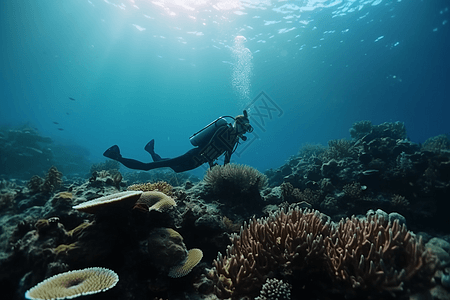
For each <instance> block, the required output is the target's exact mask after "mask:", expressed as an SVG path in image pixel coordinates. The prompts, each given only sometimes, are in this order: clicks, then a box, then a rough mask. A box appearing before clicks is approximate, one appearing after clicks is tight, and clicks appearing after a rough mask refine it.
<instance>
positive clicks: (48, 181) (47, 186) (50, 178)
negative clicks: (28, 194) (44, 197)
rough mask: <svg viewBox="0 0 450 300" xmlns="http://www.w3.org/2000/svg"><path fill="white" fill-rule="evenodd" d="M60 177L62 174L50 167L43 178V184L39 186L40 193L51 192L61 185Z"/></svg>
mask: <svg viewBox="0 0 450 300" xmlns="http://www.w3.org/2000/svg"><path fill="white" fill-rule="evenodd" d="M61 177H62V173H61V172H59V171H58V169H57V168H56V167H55V166H52V167H51V168H50V169H49V170H48V172H47V175H46V176H45V180H44V183H43V184H42V186H41V191H42V192H44V193H49V192H53V191H54V190H55V189H56V188H58V187H59V186H60V185H61V183H62V180H61Z"/></svg>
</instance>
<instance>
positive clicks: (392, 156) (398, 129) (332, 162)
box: [266, 121, 450, 232]
mask: <svg viewBox="0 0 450 300" xmlns="http://www.w3.org/2000/svg"><path fill="white" fill-rule="evenodd" d="M350 134H351V137H352V138H353V139H352V140H351V141H346V140H334V141H330V143H329V145H328V147H327V148H325V149H324V150H323V151H322V149H320V147H312V149H310V148H311V147H309V148H308V147H306V150H301V151H300V152H299V154H298V155H297V156H294V157H291V158H290V159H289V161H288V163H286V164H285V165H283V166H281V167H280V168H278V169H277V170H269V171H267V172H266V175H267V176H268V178H269V183H270V186H271V187H277V186H281V187H282V189H283V192H284V193H285V196H286V199H285V200H286V201H289V202H292V201H295V200H294V199H295V198H296V196H297V199H298V200H297V201H304V199H302V198H299V197H298V196H299V195H300V194H299V192H304V191H305V190H306V189H310V190H311V191H314V192H315V193H317V194H320V195H321V196H320V197H319V198H318V201H319V203H316V204H314V205H313V207H314V208H320V209H321V210H322V211H323V212H324V213H327V214H330V216H331V218H332V219H333V220H336V221H338V220H339V219H340V218H341V217H342V216H350V215H358V214H364V213H365V212H366V211H367V210H369V209H378V208H380V209H383V210H386V211H392V210H396V211H397V212H399V213H401V214H402V215H404V216H405V217H406V218H407V219H408V220H410V226H412V227H411V229H413V230H416V229H419V228H421V229H425V228H427V229H432V230H437V231H442V230H444V231H445V230H446V231H447V232H448V230H447V229H446V228H448V227H446V226H445V219H446V213H447V208H448V204H447V203H448V202H447V201H446V200H445V199H447V198H448V194H449V192H450V183H449V182H450V151H449V150H447V141H448V137H447V136H446V135H441V136H438V137H435V138H430V139H429V140H428V141H427V142H426V143H424V145H422V146H420V145H418V144H415V143H413V142H411V141H408V140H407V139H406V128H405V126H404V124H403V123H401V122H395V123H383V124H380V125H373V124H372V123H371V122H369V121H362V122H358V123H355V124H353V127H352V128H351V129H350ZM308 149H309V150H308ZM286 184H291V185H292V188H291V189H287V188H286ZM295 189H298V190H295ZM293 192H294V194H292V193H293ZM399 195H401V197H403V198H401V197H400V196H399Z"/></svg>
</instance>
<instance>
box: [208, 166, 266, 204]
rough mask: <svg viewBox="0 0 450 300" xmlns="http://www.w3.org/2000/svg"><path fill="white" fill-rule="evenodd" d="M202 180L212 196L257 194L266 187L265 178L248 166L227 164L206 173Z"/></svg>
mask: <svg viewBox="0 0 450 300" xmlns="http://www.w3.org/2000/svg"><path fill="white" fill-rule="evenodd" d="M203 180H204V181H205V183H206V187H207V188H208V189H209V190H210V191H211V192H212V193H213V194H221V195H230V196H232V195H234V194H241V195H242V194H253V193H258V192H259V191H260V190H262V189H263V188H264V187H266V186H267V177H266V176H265V175H264V174H262V173H261V172H259V171H258V170H256V169H255V168H252V167H250V166H246V165H237V164H227V165H225V166H215V167H213V168H211V169H209V170H208V171H207V172H206V175H205V177H204V178H203Z"/></svg>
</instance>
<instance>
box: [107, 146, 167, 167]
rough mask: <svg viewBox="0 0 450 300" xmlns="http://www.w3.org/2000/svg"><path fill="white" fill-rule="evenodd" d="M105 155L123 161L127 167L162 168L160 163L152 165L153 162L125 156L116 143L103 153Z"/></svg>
mask: <svg viewBox="0 0 450 300" xmlns="http://www.w3.org/2000/svg"><path fill="white" fill-rule="evenodd" d="M103 156H106V157H108V158H111V159H113V160H116V161H118V162H120V163H122V164H123V165H124V166H125V167H127V168H130V169H134V170H144V171H148V170H151V169H155V168H160V166H158V165H151V164H152V163H143V162H140V161H138V160H135V159H130V158H123V157H122V155H121V154H120V149H119V146H117V145H114V146H112V147H110V148H108V150H106V151H105V152H104V153H103Z"/></svg>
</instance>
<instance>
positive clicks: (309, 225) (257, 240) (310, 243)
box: [210, 209, 330, 299]
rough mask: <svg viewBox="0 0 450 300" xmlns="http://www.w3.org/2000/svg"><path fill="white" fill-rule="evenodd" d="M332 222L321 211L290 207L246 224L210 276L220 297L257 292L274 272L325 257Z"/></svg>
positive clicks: (304, 266) (303, 265)
mask: <svg viewBox="0 0 450 300" xmlns="http://www.w3.org/2000/svg"><path fill="white" fill-rule="evenodd" d="M329 233H330V223H329V222H325V221H324V216H323V215H321V214H320V213H319V212H317V211H310V210H305V211H302V210H298V209H296V210H290V211H288V212H287V213H285V212H278V213H277V214H274V215H272V216H270V217H267V218H263V219H253V220H252V221H250V223H249V224H248V225H247V224H244V226H243V227H242V229H241V232H240V234H239V235H237V234H234V235H233V236H232V245H231V246H230V247H229V248H228V249H227V254H226V256H224V257H222V255H221V254H220V253H219V256H218V258H217V260H215V261H214V262H213V265H214V268H213V270H212V272H211V274H210V277H211V278H212V279H213V281H214V282H215V284H216V286H215V293H216V295H217V296H218V297H219V298H222V299H223V298H229V297H231V298H233V299H236V298H237V297H239V296H243V295H247V296H256V295H257V294H258V292H259V290H260V289H261V287H262V286H263V284H264V282H265V281H266V279H267V277H268V275H269V273H271V272H284V273H285V272H288V273H289V272H292V271H293V270H299V269H305V268H306V267H307V266H311V269H314V267H312V264H315V263H317V261H320V260H323V258H324V251H325V248H324V237H326V236H328V235H329Z"/></svg>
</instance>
